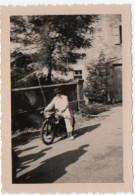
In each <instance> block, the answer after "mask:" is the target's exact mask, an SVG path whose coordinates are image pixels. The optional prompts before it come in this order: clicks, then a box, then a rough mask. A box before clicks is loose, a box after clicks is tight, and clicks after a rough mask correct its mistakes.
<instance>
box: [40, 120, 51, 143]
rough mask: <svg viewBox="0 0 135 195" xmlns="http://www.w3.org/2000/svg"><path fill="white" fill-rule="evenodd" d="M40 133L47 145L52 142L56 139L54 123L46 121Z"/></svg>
mask: <svg viewBox="0 0 135 195" xmlns="http://www.w3.org/2000/svg"><path fill="white" fill-rule="evenodd" d="M40 135H41V140H42V141H43V143H44V144H46V145H50V144H52V143H53V140H54V130H53V127H52V124H51V123H49V122H48V121H47V122H45V123H44V124H43V125H42V127H41V131H40Z"/></svg>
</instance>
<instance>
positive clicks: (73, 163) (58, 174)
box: [13, 106, 123, 183]
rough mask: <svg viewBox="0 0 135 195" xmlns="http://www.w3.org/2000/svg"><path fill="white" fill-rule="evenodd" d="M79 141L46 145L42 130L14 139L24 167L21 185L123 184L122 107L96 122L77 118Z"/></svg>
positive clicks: (62, 141) (97, 119)
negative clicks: (41, 137) (42, 140)
mask: <svg viewBox="0 0 135 195" xmlns="http://www.w3.org/2000/svg"><path fill="white" fill-rule="evenodd" d="M76 120H77V124H76V130H75V137H76V138H75V140H74V141H71V140H69V139H65V140H61V141H58V139H56V140H55V143H54V144H52V145H50V146H46V145H44V144H43V143H42V142H41V140H40V137H39V131H38V130H37V131H35V132H33V133H31V132H30V133H29V135H28V139H26V137H25V136H24V137H23V135H21V136H20V144H19V145H17V143H18V139H19V136H17V137H14V138H13V143H14V150H15V151H16V152H17V154H18V156H19V158H20V162H21V167H20V169H18V170H17V182H20V183H53V182H56V183H79V182H80V183H108V182H111V183H117V182H122V180H123V179H122V178H123V162H122V158H123V157H122V153H123V147H122V107H121V106H118V107H114V108H111V110H109V111H106V112H103V113H102V114H99V115H98V116H96V117H95V118H93V119H90V120H89V119H88V120H84V119H82V118H79V117H78V118H77V117H76Z"/></svg>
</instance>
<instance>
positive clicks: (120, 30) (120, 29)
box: [119, 25, 122, 44]
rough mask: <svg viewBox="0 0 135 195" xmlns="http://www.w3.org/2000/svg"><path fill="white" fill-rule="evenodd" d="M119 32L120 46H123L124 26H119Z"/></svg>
mask: <svg viewBox="0 0 135 195" xmlns="http://www.w3.org/2000/svg"><path fill="white" fill-rule="evenodd" d="M119 32H120V44H122V26H121V25H120V26H119Z"/></svg>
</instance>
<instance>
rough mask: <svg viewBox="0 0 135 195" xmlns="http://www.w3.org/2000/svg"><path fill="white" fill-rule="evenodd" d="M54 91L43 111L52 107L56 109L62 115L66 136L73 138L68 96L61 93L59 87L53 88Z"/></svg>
mask: <svg viewBox="0 0 135 195" xmlns="http://www.w3.org/2000/svg"><path fill="white" fill-rule="evenodd" d="M54 93H55V97H54V98H53V100H52V101H51V103H50V104H49V105H48V106H47V107H46V108H45V110H44V112H47V111H50V110H52V109H53V108H55V109H56V110H57V111H58V112H57V114H58V115H60V116H63V117H64V120H65V124H66V129H67V133H68V137H70V139H71V140H73V139H74V136H73V134H72V132H73V125H72V116H71V113H70V109H69V102H68V98H67V96H65V95H62V93H61V90H60V89H59V88H56V89H55V90H54Z"/></svg>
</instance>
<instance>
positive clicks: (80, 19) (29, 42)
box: [10, 15, 98, 83]
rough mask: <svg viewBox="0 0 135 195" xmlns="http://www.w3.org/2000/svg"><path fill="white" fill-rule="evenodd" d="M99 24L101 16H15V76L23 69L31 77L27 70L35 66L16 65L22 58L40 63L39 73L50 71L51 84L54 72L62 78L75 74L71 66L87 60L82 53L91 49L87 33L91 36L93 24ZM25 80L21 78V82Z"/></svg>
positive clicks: (12, 61) (13, 19)
mask: <svg viewBox="0 0 135 195" xmlns="http://www.w3.org/2000/svg"><path fill="white" fill-rule="evenodd" d="M96 20H98V16H97V15H70V16H69V15H57V16H54V15H53V16H11V18H10V22H11V38H10V39H11V43H13V44H14V45H15V46H14V48H11V68H12V72H14V71H16V70H17V69H18V68H19V69H22V70H24V71H25V72H26V75H29V73H31V72H29V71H28V69H27V66H28V64H29V63H31V62H29V63H28V61H27V60H24V61H23V62H24V63H20V62H19V63H16V62H17V60H19V61H20V54H22V55H24V56H25V57H26V55H28V56H30V59H31V60H32V62H34V63H35V62H38V64H39V66H38V69H39V70H42V69H43V68H44V67H46V68H47V69H48V74H47V80H48V83H51V82H52V70H58V71H60V72H61V73H62V74H66V72H68V71H71V68H70V67H69V64H71V63H76V62H77V61H78V60H79V59H83V58H84V57H85V56H86V54H85V53H80V52H79V49H80V48H87V47H90V46H91V40H90V39H89V38H88V36H87V35H86V33H90V32H91V28H92V27H91V24H92V23H93V22H95V21H96ZM34 55H36V56H37V57H36V59H35V58H34V57H33V56H34ZM26 58H27V57H26ZM26 61H27V62H26ZM18 74H19V73H18ZM13 75H15V74H14V73H13V74H12V76H13ZM24 75H25V74H24ZM24 75H23V76H24ZM18 76H19V75H18ZM23 76H22V75H20V78H22V77H23Z"/></svg>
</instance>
